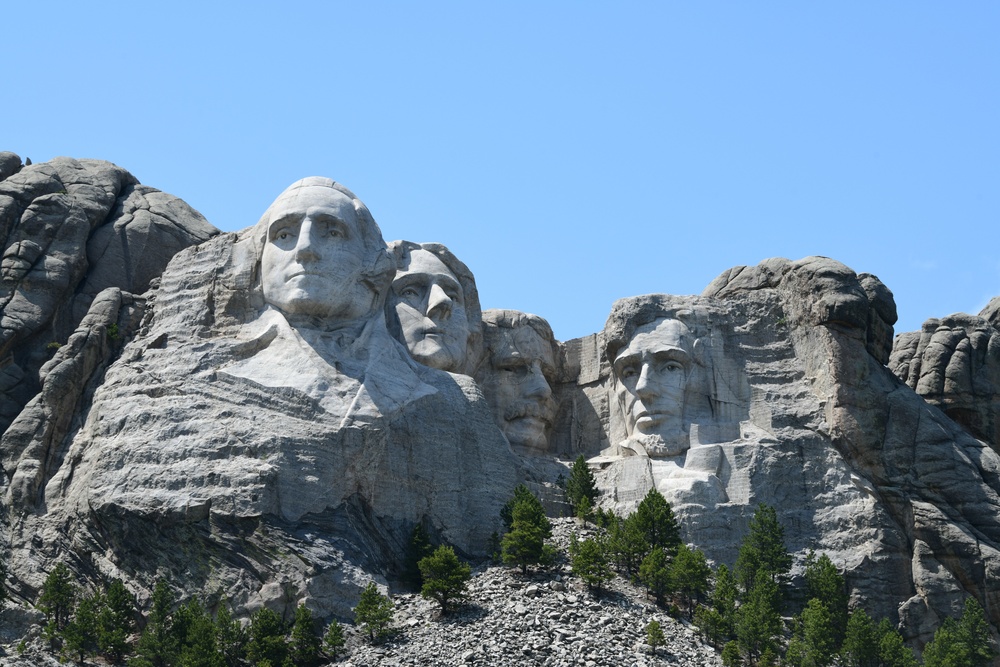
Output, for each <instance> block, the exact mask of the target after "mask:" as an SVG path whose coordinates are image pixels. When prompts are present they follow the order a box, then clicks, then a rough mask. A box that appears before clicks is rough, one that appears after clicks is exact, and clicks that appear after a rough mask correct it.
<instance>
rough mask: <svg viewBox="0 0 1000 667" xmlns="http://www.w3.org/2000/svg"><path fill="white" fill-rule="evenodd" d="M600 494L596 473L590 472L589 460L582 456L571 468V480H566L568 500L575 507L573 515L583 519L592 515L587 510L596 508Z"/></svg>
mask: <svg viewBox="0 0 1000 667" xmlns="http://www.w3.org/2000/svg"><path fill="white" fill-rule="evenodd" d="M598 493H599V492H598V490H597V482H596V481H595V480H594V473H592V472H591V471H590V466H588V465H587V460H586V459H585V458H583V454H581V455H580V456H578V457H576V461H574V462H573V467H572V468H570V472H569V479H568V480H566V499H567V500H569V504H570V505H572V506H573V513H574V514H575V515H576V516H578V517H580V518H582V519H586V518H587V517H588V516H589V514H590V512H589V511H587V508H588V507H593V506H594V502H595V501H596V500H597V495H598ZM585 504H586V506H585ZM581 513H582V515H581Z"/></svg>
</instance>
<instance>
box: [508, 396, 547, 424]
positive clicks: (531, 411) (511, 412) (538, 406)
mask: <svg viewBox="0 0 1000 667" xmlns="http://www.w3.org/2000/svg"><path fill="white" fill-rule="evenodd" d="M551 403H552V402H551V401H545V402H543V403H537V402H525V403H515V404H514V405H512V406H510V407H508V408H507V409H506V410H505V411H504V415H503V418H504V421H513V420H515V419H524V418H525V417H533V418H535V419H538V420H541V421H543V422H545V425H546V426H551V425H552V405H551Z"/></svg>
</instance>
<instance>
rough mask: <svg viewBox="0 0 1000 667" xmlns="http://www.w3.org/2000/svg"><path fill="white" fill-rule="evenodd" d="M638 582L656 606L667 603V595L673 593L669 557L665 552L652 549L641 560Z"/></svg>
mask: <svg viewBox="0 0 1000 667" xmlns="http://www.w3.org/2000/svg"><path fill="white" fill-rule="evenodd" d="M639 581H641V582H642V585H643V586H645V587H646V590H647V591H649V593H650V594H651V595H652V596H653V597H654V598H656V603H657V604H658V605H660V606H663V605H665V604H666V603H667V595H668V594H669V593H671V592H673V578H672V577H671V574H670V557H669V556H667V552H666V551H664V550H663V549H653V550H652V551H650V552H649V554H648V555H647V556H646V557H645V558H643V559H642V563H641V564H640V565H639Z"/></svg>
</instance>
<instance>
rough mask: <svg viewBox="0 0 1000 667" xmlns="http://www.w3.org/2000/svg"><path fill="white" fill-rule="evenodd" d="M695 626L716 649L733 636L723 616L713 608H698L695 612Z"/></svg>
mask: <svg viewBox="0 0 1000 667" xmlns="http://www.w3.org/2000/svg"><path fill="white" fill-rule="evenodd" d="M694 624H695V626H696V627H697V628H698V630H699V631H700V632H701V634H703V635H704V636H705V641H707V642H708V643H709V644H710V645H711V646H712V648H714V649H718V648H719V646H721V645H722V642H724V641H726V640H727V639H729V637H730V636H732V635H731V634H730V633H729V632H728V631H727V628H726V622H725V620H724V619H723V618H722V615H721V614H720V613H719V612H718V611H717V610H716V609H715V608H713V607H698V609H696V610H695V612H694Z"/></svg>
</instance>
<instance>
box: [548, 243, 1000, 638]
mask: <svg viewBox="0 0 1000 667" xmlns="http://www.w3.org/2000/svg"><path fill="white" fill-rule="evenodd" d="M663 317H668V318H678V319H680V320H681V321H683V322H684V323H685V325H686V326H687V328H688V329H690V331H691V332H692V334H693V335H694V336H696V338H697V343H696V344H695V346H694V350H693V353H694V357H695V360H694V362H693V363H692V371H691V375H690V378H689V380H688V384H687V389H686V392H685V397H684V399H683V403H684V406H683V408H684V410H683V413H684V421H685V427H686V429H687V431H688V437H689V449H688V450H687V451H686V452H685V453H684V454H682V455H680V456H673V457H668V458H666V459H663V458H655V457H654V458H650V457H644V456H625V457H621V456H613V455H612V456H609V455H608V453H609V452H608V451H605V453H604V455H602V456H599V457H596V458H593V459H592V460H591V461H592V465H593V466H594V467H595V468H597V469H598V471H599V472H598V480H599V484H600V485H601V487H602V488H603V489H604V490H605V494H604V496H603V497H602V500H601V504H602V505H604V506H605V507H611V508H614V509H617V510H618V511H620V512H627V511H630V510H632V509H633V508H634V507H635V506H636V505H637V503H638V502H639V500H640V499H641V498H642V496H643V495H645V493H646V491H647V490H648V489H649V488H650V487H651V486H654V485H655V486H656V487H657V488H659V489H660V490H661V491H662V492H664V494H665V495H666V496H667V497H668V498H669V499H670V500H671V501H672V503H673V504H674V506H675V510H676V511H677V512H678V515H679V517H680V519H681V521H682V523H683V525H684V528H685V539H687V540H688V541H690V542H693V543H695V544H697V545H698V546H699V547H700V548H702V549H704V550H705V551H706V553H707V554H708V556H709V557H710V558H711V559H713V560H715V561H716V562H724V563H727V564H729V565H732V564H733V562H734V561H735V558H736V549H737V547H738V544H739V539H740V536H741V535H742V534H744V533H745V531H746V528H747V523H748V520H749V518H750V516H751V515H752V513H753V511H754V509H755V507H756V506H757V504H758V503H761V502H763V503H767V504H769V505H772V506H775V507H776V508H777V510H778V515H779V519H780V520H781V521H782V523H783V525H784V526H785V528H786V539H787V542H788V545H789V548H790V549H791V550H792V551H793V552H794V554H795V555H796V562H797V565H796V569H795V570H794V572H798V571H799V570H798V568H799V566H800V564H801V562H802V559H803V558H804V556H805V554H806V553H807V552H808V550H809V549H816V550H817V551H823V552H826V553H827V554H829V555H830V557H831V558H832V559H833V561H834V562H835V563H837V564H838V566H839V567H841V568H843V569H844V571H845V574H846V576H847V579H848V583H849V585H850V587H851V589H852V594H853V596H854V599H855V600H856V601H858V602H861V601H863V602H864V605H865V608H866V609H868V610H869V611H870V612H871V613H872V614H875V615H884V616H887V617H889V618H893V619H899V620H900V622H901V623H902V624H903V628H904V632H905V633H907V634H908V635H909V636H910V637H911V638H913V639H914V640H915V641H916V642H917V643H918V644H922V642H924V641H926V640H928V639H929V638H930V634H929V633H930V632H931V631H932V630H933V629H934V628H935V627H936V626H937V625H938V624H939V623H940V621H941V620H943V618H944V617H945V616H947V615H956V614H957V613H958V612H959V611H960V605H961V603H962V600H963V599H964V597H965V596H967V595H975V596H976V597H977V598H978V599H979V600H980V602H982V603H983V605H984V607H985V608H986V609H987V610H988V613H990V614H991V617H992V618H993V620H994V622H997V620H1000V618H998V616H997V614H998V611H1000V609H998V605H997V604H996V603H997V600H998V597H997V596H998V593H1000V590H998V587H997V584H996V581H997V580H996V578H995V575H994V574H992V573H995V572H997V571H998V567H1000V560H998V556H1000V551H998V547H1000V541H998V539H1000V522H998V520H997V515H998V510H1000V495H998V491H1000V478H998V476H997V472H998V471H1000V457H998V456H997V455H996V454H995V453H994V452H993V451H992V450H991V449H990V448H989V447H988V446H986V445H985V444H984V443H983V442H980V441H978V440H976V439H974V438H972V437H970V436H969V435H968V434H967V433H965V432H963V431H962V429H961V428H959V427H958V426H957V425H956V424H955V423H954V422H952V421H951V420H950V419H948V418H947V417H946V416H945V415H944V414H942V413H941V412H940V411H938V410H937V409H936V408H934V407H932V406H930V405H928V404H927V403H926V402H925V401H923V400H922V399H921V398H920V397H919V396H917V395H916V394H915V393H914V392H913V391H912V390H911V389H909V388H908V387H906V386H905V385H904V384H903V383H901V382H900V381H899V380H898V379H897V378H896V377H895V376H893V374H892V373H891V372H889V370H888V369H887V368H885V366H884V365H883V363H884V361H885V360H887V359H888V357H889V350H890V344H891V340H892V325H893V323H894V321H895V306H894V305H893V303H892V296H891V293H890V292H889V290H888V289H887V288H886V287H885V286H884V285H883V284H882V283H881V282H880V281H878V279H877V278H875V277H874V276H871V275H866V274H861V275H856V274H855V273H854V272H853V271H851V270H850V269H848V268H847V267H845V266H843V265H842V264H840V263H838V262H835V261H833V260H828V259H825V258H806V259H804V260H800V261H797V262H792V261H789V260H784V259H774V260H767V261H765V262H763V263H761V264H760V265H758V266H756V267H737V268H735V269H731V270H729V271H727V272H725V273H723V274H722V275H721V276H720V277H719V278H717V279H716V280H715V281H713V283H712V284H711V285H710V286H709V287H708V288H707V289H706V290H705V292H704V293H703V294H702V295H701V296H700V297H674V296H668V295H647V296H645V297H634V298H631V299H624V300H622V301H621V302H619V303H617V304H616V305H615V307H614V309H613V312H612V317H611V318H609V321H608V326H607V327H606V329H605V331H604V332H603V333H602V334H601V336H599V337H598V339H597V340H596V341H595V340H593V339H581V340H578V341H569V342H567V343H566V344H565V348H566V349H567V350H568V351H569V354H572V355H575V357H576V358H575V360H574V363H572V364H568V365H567V368H568V369H569V370H570V372H571V374H570V376H569V377H568V378H564V381H565V382H564V383H563V384H562V385H560V389H559V392H558V393H559V394H560V395H561V396H562V397H563V401H564V402H563V404H562V409H563V410H566V407H567V402H568V401H567V400H566V399H567V397H569V398H570V401H569V403H570V404H571V405H573V410H574V411H575V412H576V413H577V414H585V415H589V417H588V420H589V421H590V422H591V423H593V422H594V421H598V422H600V423H601V428H600V430H599V431H598V432H597V433H593V432H591V433H590V434H589V437H588V438H587V439H586V440H583V439H581V440H579V442H581V444H582V445H583V447H584V448H585V449H586V451H588V452H589V454H590V455H594V454H596V453H598V451H601V450H606V448H607V446H608V445H609V444H614V443H616V442H619V441H620V440H621V439H622V438H624V437H626V429H625V427H624V426H623V424H624V421H623V415H622V413H621V411H620V408H619V406H618V405H616V404H615V401H614V400H613V399H612V398H609V393H610V392H611V390H612V375H613V373H612V369H611V367H610V365H609V363H608V358H607V356H606V355H604V354H602V353H601V351H602V348H603V347H604V346H605V345H607V344H608V341H611V340H615V339H622V340H624V341H627V340H628V339H629V338H630V337H631V336H632V335H633V333H632V330H629V329H627V328H625V325H623V324H622V323H623V322H629V321H635V322H637V323H639V324H641V323H642V322H647V321H656V320H657V318H663ZM630 318H631V319H630ZM576 369H579V370H576ZM574 371H575V373H576V376H575V377H574V376H573V374H572V373H573V372H574ZM581 380H582V381H581ZM734 427H735V429H734ZM734 430H735V432H734ZM604 434H607V437H606V439H605V435H604ZM611 453H612V454H613V452H611ZM720 484H721V488H722V492H721V493H720V492H719V485H720Z"/></svg>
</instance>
